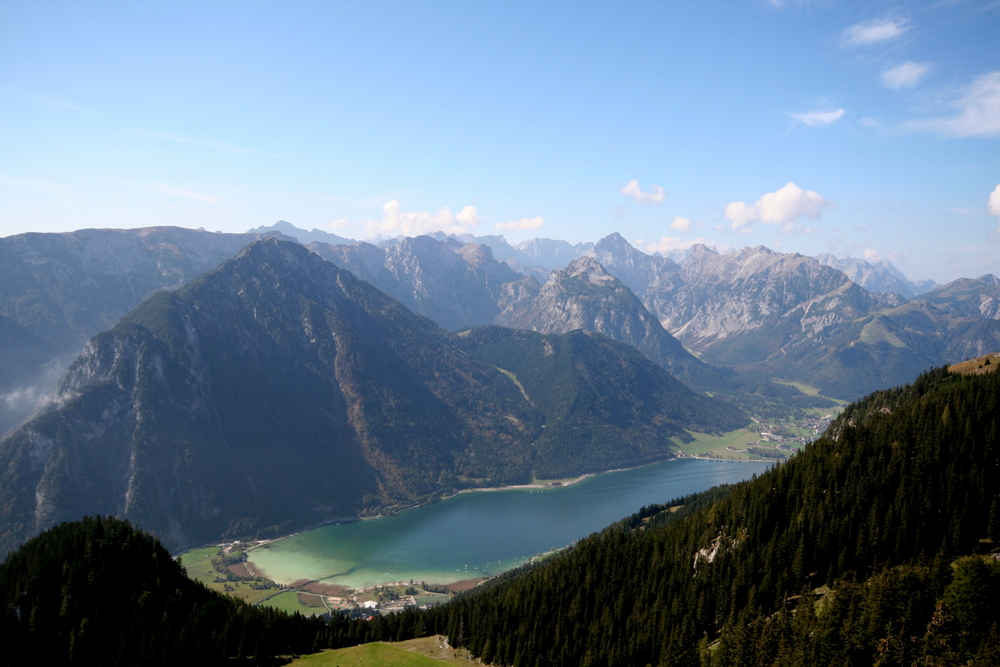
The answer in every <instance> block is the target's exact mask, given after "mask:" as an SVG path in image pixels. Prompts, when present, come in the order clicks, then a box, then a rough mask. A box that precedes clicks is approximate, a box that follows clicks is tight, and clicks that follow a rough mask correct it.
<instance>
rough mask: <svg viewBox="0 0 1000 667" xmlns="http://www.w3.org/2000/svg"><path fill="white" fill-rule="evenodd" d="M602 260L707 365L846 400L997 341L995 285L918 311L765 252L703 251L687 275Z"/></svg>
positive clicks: (978, 286) (603, 244) (619, 250)
mask: <svg viewBox="0 0 1000 667" xmlns="http://www.w3.org/2000/svg"><path fill="white" fill-rule="evenodd" d="M594 252H595V254H596V255H597V256H599V257H601V258H602V260H603V262H604V263H605V264H606V265H607V267H608V270H609V272H610V273H612V274H615V275H618V276H620V277H624V278H625V279H628V280H629V281H630V282H631V286H632V288H633V290H634V291H635V292H636V294H637V295H639V297H640V298H641V299H642V300H643V303H644V304H645V305H646V307H647V308H648V309H649V310H650V311H651V312H653V313H654V314H655V315H656V316H657V317H658V318H659V319H660V321H661V322H662V324H663V325H664V327H665V328H666V329H668V330H669V331H671V332H672V333H673V334H674V335H675V336H676V337H677V338H678V339H680V340H681V341H682V342H683V343H684V345H685V346H687V347H688V348H690V349H693V350H695V351H697V352H699V353H700V354H701V355H702V358H703V359H705V360H706V361H708V362H710V363H713V364H719V365H722V366H732V367H736V368H738V369H741V370H744V371H754V372H763V373H764V374H765V375H769V376H772V377H779V378H785V379H796V380H801V381H803V382H806V383H808V384H812V385H814V386H818V387H820V388H822V389H824V390H825V391H828V392H830V393H831V394H833V395H835V396H838V397H842V398H855V397H857V396H860V395H861V394H863V393H866V392H869V391H874V390H876V389H881V388H884V387H887V386H892V385H895V384H902V383H905V382H908V381H910V380H911V379H912V378H913V377H915V376H916V374H917V373H919V372H920V371H921V370H923V369H925V368H927V367H928V366H934V365H941V364H943V363H947V362H953V361H956V360H960V359H962V358H964V357H965V356H969V355H972V354H973V353H974V352H977V351H979V350H983V351H984V352H985V350H988V349H992V347H994V346H995V344H996V342H997V340H998V339H997V333H996V331H994V325H993V324H990V323H989V322H983V321H982V320H983V319H989V316H990V315H991V314H992V313H994V312H995V311H996V308H995V301H996V297H995V295H994V291H996V289H997V287H996V286H994V285H993V283H992V281H991V280H990V278H991V277H984V279H979V280H977V281H956V282H955V283H952V284H951V285H950V286H945V287H942V288H939V289H937V290H934V291H932V292H929V293H928V294H926V295H924V296H923V297H920V298H921V299H922V301H921V302H919V303H922V304H926V305H918V303H912V304H911V303H908V302H907V300H906V299H905V298H904V297H902V296H901V295H899V294H898V293H879V292H872V291H869V290H866V289H864V288H863V287H861V286H860V285H858V284H857V283H855V282H854V281H852V280H851V279H849V278H848V277H847V276H846V275H845V274H844V273H843V272H842V271H841V270H840V269H838V268H834V267H833V266H827V265H824V264H822V263H821V262H820V261H818V260H817V259H814V258H811V257H805V256H802V255H797V254H784V253H779V252H775V251H773V250H769V249H768V248H764V247H762V246H760V247H756V248H744V249H743V250H741V251H739V252H734V253H728V254H724V255H720V254H719V253H716V252H715V251H713V250H710V249H708V248H706V247H705V246H694V247H693V248H691V250H690V252H689V253H688V254H687V257H686V258H685V259H684V261H683V262H682V263H681V264H680V266H679V267H678V266H677V265H675V264H673V263H672V262H670V261H669V260H666V259H660V258H655V257H649V256H645V255H644V254H643V253H641V252H639V251H637V250H635V249H634V248H632V247H631V246H630V245H628V244H627V242H625V241H624V239H622V238H621V237H619V236H618V235H612V236H610V237H608V238H606V239H602V240H601V241H600V242H599V243H598V244H597V245H596V246H595V249H594ZM827 259H828V260H829V259H830V258H827ZM828 263H829V262H828ZM848 268H849V267H848ZM854 268H855V269H857V270H858V271H862V270H863V269H864V268H865V267H863V266H861V264H860V263H858V264H857V266H855V267H854ZM869 268H871V267H869ZM883 268H885V267H883ZM869 279H874V274H872V275H869ZM994 280H995V279H994ZM884 286H885V285H883V287H884ZM990 322H992V320H990Z"/></svg>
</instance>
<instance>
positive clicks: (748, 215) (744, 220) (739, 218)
mask: <svg viewBox="0 0 1000 667" xmlns="http://www.w3.org/2000/svg"><path fill="white" fill-rule="evenodd" d="M726 217H727V218H728V219H729V221H730V222H732V223H733V229H735V230H737V231H738V232H740V233H741V234H749V233H750V232H752V231H753V230H752V229H751V228H750V227H749V225H750V223H751V222H753V221H754V220H756V219H757V218H758V217H760V216H759V215H758V214H757V209H756V208H754V207H753V206H750V205H749V204H746V203H744V202H741V201H734V202H730V203H729V204H726Z"/></svg>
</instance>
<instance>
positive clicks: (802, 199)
mask: <svg viewBox="0 0 1000 667" xmlns="http://www.w3.org/2000/svg"><path fill="white" fill-rule="evenodd" d="M831 205H832V204H830V202H828V201H827V200H826V199H824V198H823V197H822V196H820V194H819V193H818V192H814V191H812V190H803V189H802V188H800V187H799V186H797V185H795V183H792V182H791V181H789V182H788V183H786V184H785V186H784V187H782V188H781V189H780V190H777V191H775V192H768V193H767V194H765V195H763V196H762V197H761V198H760V199H758V200H757V201H756V202H755V203H754V204H753V206H751V205H749V204H747V203H745V202H741V201H737V202H731V203H729V204H727V205H726V218H728V219H729V221H730V222H731V223H732V228H733V229H734V230H736V231H738V232H740V233H741V234H748V233H750V232H751V231H753V230H752V229H751V228H750V227H749V225H750V223H751V222H754V221H756V220H760V221H761V222H765V223H767V224H769V225H778V226H780V227H781V229H780V231H781V233H782V234H791V233H794V232H806V233H809V232H811V231H812V230H810V229H808V228H802V227H800V226H799V225H798V222H797V221H798V220H799V219H800V218H802V217H806V218H809V219H810V220H816V219H818V218H820V217H821V216H822V215H823V209H824V208H826V207H828V206H831Z"/></svg>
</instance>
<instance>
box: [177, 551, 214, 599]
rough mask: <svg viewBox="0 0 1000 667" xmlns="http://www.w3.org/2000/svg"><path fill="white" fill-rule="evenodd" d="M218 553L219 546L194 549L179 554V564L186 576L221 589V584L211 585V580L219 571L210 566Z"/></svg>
mask: <svg viewBox="0 0 1000 667" xmlns="http://www.w3.org/2000/svg"><path fill="white" fill-rule="evenodd" d="M218 555H219V547H206V548H204V549H195V550H194V551H189V552H187V553H186V554H182V555H181V565H183V566H184V569H186V570H187V574H188V577H190V578H191V579H194V580H195V581H200V582H201V583H203V584H205V585H206V586H209V587H210V588H216V589H217V590H222V589H221V586H219V587H216V586H213V582H214V581H215V580H216V579H217V578H218V577H219V573H218V572H216V571H215V568H214V567H213V566H212V560H213V559H215V557H216V556H218Z"/></svg>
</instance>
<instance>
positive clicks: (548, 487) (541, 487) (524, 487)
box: [189, 454, 786, 552]
mask: <svg viewBox="0 0 1000 667" xmlns="http://www.w3.org/2000/svg"><path fill="white" fill-rule="evenodd" d="M680 459H694V460H697V461H715V462H718V463H781V462H782V461H784V460H786V459H775V460H773V461H768V460H765V459H760V460H753V459H722V458H715V457H710V456H700V455H695V456H692V455H690V454H675V455H674V456H672V457H670V458H666V459H662V460H660V461H650V462H649V463H643V464H640V465H637V466H632V467H629V468H613V469H611V470H603V471H601V472H588V473H584V474H582V475H580V476H579V477H575V478H573V479H570V480H568V481H565V482H562V481H558V480H554V481H556V482H557V483H558V485H553V482H546V483H531V484H511V485H509V486H484V487H476V488H468V489H459V490H458V491H455V492H454V493H450V494H447V495H442V496H440V497H437V498H431V499H429V500H425V501H423V502H420V503H416V504H414V505H407V506H406V507H403V508H400V509H398V510H396V511H393V512H389V513H384V514H375V515H368V516H360V515H358V516H352V517H339V518H335V519H326V520H323V521H319V522H317V523H314V524H312V525H310V526H307V527H305V528H300V529H299V530H296V531H293V532H291V533H288V534H287V535H281V536H279V537H271V538H268V539H264V540H257V541H256V542H254V543H253V546H249V547H248V548H247V551H248V552H249V551H252V550H254V549H257V548H260V547H263V546H265V545H268V544H271V543H273V542H279V541H281V540H287V539H289V538H291V537H295V536H296V535H300V534H302V533H307V532H309V531H310V530H316V529H317V528H322V527H323V526H329V525H331V524H336V525H340V524H342V523H355V522H357V521H373V520H375V519H384V518H386V517H390V516H395V515H397V514H402V513H403V512H408V511H410V510H414V509H417V508H419V507H425V506H427V505H432V504H434V503H436V502H440V501H442V500H448V499H450V498H455V497H458V496H460V495H462V494H465V493H480V492H482V493H491V492H496V491H557V490H559V489H565V488H567V487H570V486H573V485H574V484H579V483H580V482H582V481H584V480H587V479H590V478H591V477H597V476H598V475H608V474H610V473H615V472H626V471H628V470H636V469H638V468H645V467H646V466H652V465H657V464H659V463H666V462H668V461H675V460H680ZM225 544H231V542H229V543H225ZM247 544H249V543H247ZM212 546H215V545H212ZM189 551H190V550H189Z"/></svg>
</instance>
